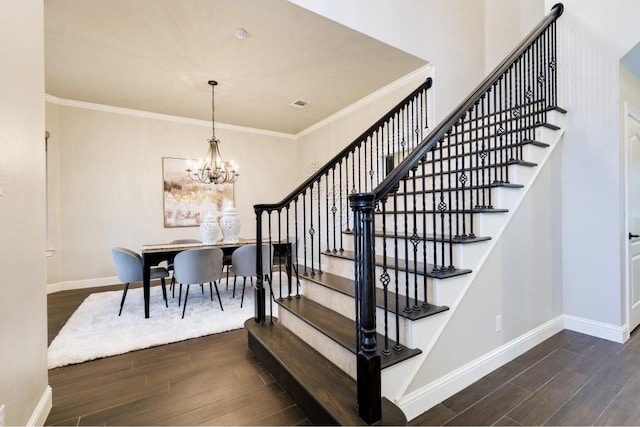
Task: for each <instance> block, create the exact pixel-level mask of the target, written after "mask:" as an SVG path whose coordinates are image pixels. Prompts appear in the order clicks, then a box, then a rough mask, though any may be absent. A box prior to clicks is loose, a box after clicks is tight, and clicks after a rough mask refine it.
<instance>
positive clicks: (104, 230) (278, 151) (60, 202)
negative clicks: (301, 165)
mask: <svg viewBox="0 0 640 427" xmlns="http://www.w3.org/2000/svg"><path fill="white" fill-rule="evenodd" d="M53 101H56V100H55V99H53ZM56 102H58V104H60V105H48V106H47V127H48V128H49V129H50V132H51V139H50V142H51V146H52V152H51V155H52V157H53V156H54V155H57V161H58V165H57V172H58V176H57V177H54V176H53V175H54V172H55V170H54V169H53V168H52V169H51V174H50V178H51V180H52V186H51V187H50V190H51V192H50V196H51V198H52V200H51V203H50V211H51V216H50V219H51V230H52V232H51V236H52V246H53V247H54V248H55V250H54V252H53V255H52V256H51V257H50V259H49V272H50V274H49V283H50V284H56V287H59V286H60V282H62V283H68V282H74V281H83V280H87V279H96V278H104V277H107V278H108V277H113V276H115V269H114V267H113V262H112V259H111V248H112V247H113V246H124V247H129V248H132V249H134V250H139V249H140V246H141V245H143V244H148V243H161V242H168V241H171V240H173V239H177V238H199V229H198V228H197V227H180V228H164V225H163V201H162V157H178V158H199V157H202V156H204V154H205V153H206V149H207V147H208V145H207V139H208V138H209V137H210V136H211V135H210V133H211V124H210V123H209V122H204V121H203V122H197V121H188V120H182V121H181V120H178V119H175V120H171V119H163V118H159V116H157V115H151V114H147V115H145V114H139V113H136V114H133V113H131V114H130V113H128V112H127V111H123V112H119V111H121V110H114V109H110V111H104V110H100V109H99V107H98V106H91V107H92V108H82V106H81V105H80V106H69V105H62V104H63V103H64V102H60V100H57V101H56ZM94 107H95V108H94ZM111 110H113V111H111ZM216 128H217V129H216V136H217V137H218V138H219V139H220V140H221V141H222V144H221V151H222V155H223V157H225V158H226V159H234V160H235V161H236V162H237V163H238V165H239V168H240V169H239V170H240V173H241V176H240V178H239V179H238V181H237V182H236V184H235V203H236V208H237V210H238V214H239V216H240V219H241V224H242V229H241V233H240V234H241V236H242V237H246V238H251V237H254V236H255V214H254V212H253V205H254V204H256V203H269V202H273V201H276V200H278V199H279V198H281V197H282V196H284V195H285V194H286V193H287V192H288V191H290V190H291V189H293V188H294V187H295V185H296V184H297V183H296V181H295V175H294V174H292V173H291V171H292V170H295V165H296V148H295V140H294V138H293V137H289V136H286V135H283V134H274V133H266V132H262V133H261V132H250V131H249V130H245V131H242V130H239V129H236V128H231V129H230V128H229V127H224V126H222V125H220V126H216ZM62 287H63V288H64V287H65V286H62ZM67 287H68V286H67Z"/></svg>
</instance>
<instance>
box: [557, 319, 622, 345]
mask: <svg viewBox="0 0 640 427" xmlns="http://www.w3.org/2000/svg"><path fill="white" fill-rule="evenodd" d="M564 327H565V329H569V330H570V331H575V332H580V333H582V334H586V335H591V336H593V337H598V338H602V339H605V340H609V341H614V342H619V343H624V342H625V341H627V340H628V339H629V326H628V325H626V324H625V325H622V326H616V325H610V324H608V323H602V322H596V321H595V320H589V319H585V318H582V317H576V316H570V315H568V314H565V315H564Z"/></svg>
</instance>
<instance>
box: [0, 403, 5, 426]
mask: <svg viewBox="0 0 640 427" xmlns="http://www.w3.org/2000/svg"><path fill="white" fill-rule="evenodd" d="M2 426H4V405H2V406H0V427H2Z"/></svg>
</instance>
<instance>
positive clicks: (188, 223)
mask: <svg viewBox="0 0 640 427" xmlns="http://www.w3.org/2000/svg"><path fill="white" fill-rule="evenodd" d="M189 162H192V161H191V160H189V159H182V158H177V157H163V158H162V208H163V216H164V227H165V228H173V227H198V226H200V223H201V222H202V220H203V219H204V217H205V216H206V215H207V214H208V213H209V212H211V213H212V214H213V215H214V216H215V217H216V218H219V217H220V216H221V215H222V210H223V209H224V207H226V206H227V205H228V204H229V203H231V204H233V202H234V187H233V184H203V183H200V182H197V181H194V180H192V179H191V178H190V177H189V175H188V173H187V168H188V164H189Z"/></svg>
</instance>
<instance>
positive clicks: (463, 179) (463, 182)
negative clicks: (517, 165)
mask: <svg viewBox="0 0 640 427" xmlns="http://www.w3.org/2000/svg"><path fill="white" fill-rule="evenodd" d="M465 119H466V115H464V116H462V118H461V119H460V132H461V135H462V141H460V142H461V144H460V149H461V150H460V151H461V155H460V157H461V160H462V168H461V169H460V172H459V178H458V181H459V182H460V194H461V195H462V210H461V212H462V234H460V230H456V231H457V232H458V233H459V236H460V237H462V238H466V237H467V193H466V191H467V181H468V180H469V177H468V176H467V172H466V170H467V166H466V159H467V157H466V156H467V155H466V153H465V144H466V142H465V129H464V122H465ZM469 119H471V116H469ZM458 143H459V141H458V136H456V145H457V144H458ZM469 173H470V174H471V173H472V172H471V168H469ZM457 203H458V201H457V200H456V205H457ZM456 209H460V205H457V206H456Z"/></svg>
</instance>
